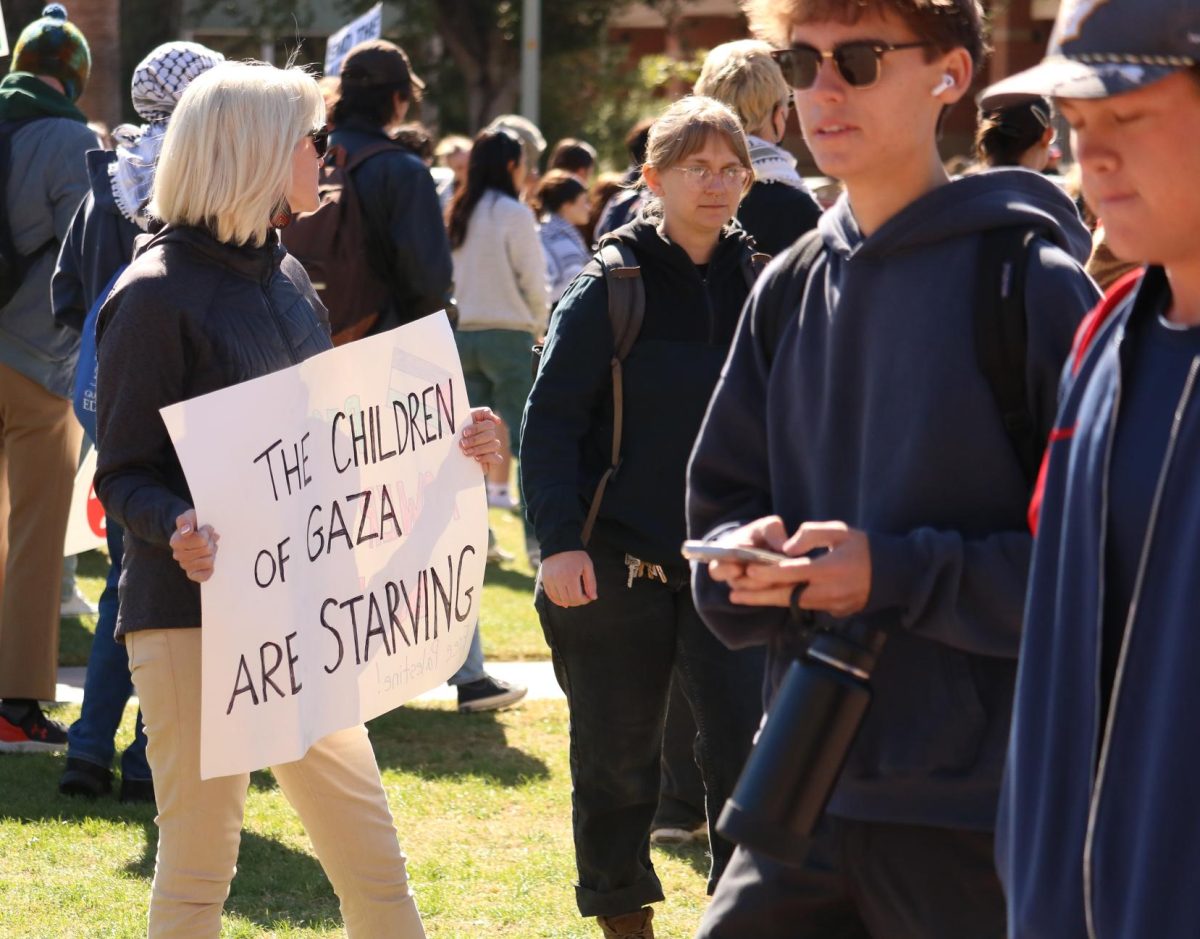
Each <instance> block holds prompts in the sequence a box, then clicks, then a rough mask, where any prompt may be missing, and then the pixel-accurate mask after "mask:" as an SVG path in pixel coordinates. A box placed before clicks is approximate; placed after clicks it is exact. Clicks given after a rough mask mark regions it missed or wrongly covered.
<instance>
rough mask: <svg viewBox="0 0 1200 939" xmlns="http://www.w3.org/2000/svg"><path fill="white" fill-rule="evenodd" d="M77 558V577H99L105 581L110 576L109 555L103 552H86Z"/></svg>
mask: <svg viewBox="0 0 1200 939" xmlns="http://www.w3.org/2000/svg"><path fill="white" fill-rule="evenodd" d="M76 557H77V558H78V561H77V562H76V567H75V576H76V577H99V578H100V579H101V580H103V579H104V578H105V577H107V576H108V555H107V554H105V553H104V552H103V551H99V550H96V551H84V552H83V554H80V555H76Z"/></svg>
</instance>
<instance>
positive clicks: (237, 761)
mask: <svg viewBox="0 0 1200 939" xmlns="http://www.w3.org/2000/svg"><path fill="white" fill-rule="evenodd" d="M162 413H163V419H164V420H165V421H166V424H167V428H168V430H169V431H170V434H171V438H172V440H173V441H174V443H175V449H176V451H177V452H178V454H179V458H180V460H181V462H182V464H183V468H184V472H185V473H186V475H187V480H188V485H189V486H190V487H191V491H192V496H193V498H194V500H195V505H196V511H197V514H198V516H199V519H200V522H201V524H210V525H212V526H213V528H214V529H215V530H216V532H217V533H218V534H219V535H220V537H221V541H220V548H219V551H218V554H217V562H216V570H215V573H214V574H213V577H212V579H211V580H209V581H208V582H207V583H206V584H205V585H204V587H203V588H202V592H201V596H202V600H203V620H204V623H203V629H204V631H203V634H202V635H203V675H202V687H203V693H202V703H201V714H202V718H201V746H200V766H201V776H202V777H203V778H205V779H208V778H210V777H213V776H224V775H228V774H231V773H238V772H246V771H248V770H253V769H258V768H261V767H263V766H269V765H272V764H275V763H282V762H288V761H290V760H295V759H298V758H299V757H301V756H303V754H304V753H305V751H306V750H307V749H308V747H309V746H310V745H311V744H312V743H313V742H314V741H316V740H318V739H320V738H321V737H322V736H324V735H326V734H328V733H331V732H333V731H335V730H340V729H342V728H345V727H350V726H353V725H354V724H357V723H360V722H361V721H365V720H369V719H370V718H372V717H375V716H377V715H379V714H382V713H384V712H386V711H389V710H391V709H392V708H395V707H398V706H399V705H401V704H403V703H404V702H406V701H408V700H410V699H411V698H413V697H415V696H416V695H418V694H421V693H422V692H425V691H428V690H429V689H430V688H433V687H435V686H436V685H439V684H441V683H442V682H444V681H445V680H446V679H447V678H449V677H450V676H451V675H452V674H454V672H455V671H456V670H457V669H458V668H459V666H460V665H461V664H462V662H463V660H464V659H465V658H466V654H467V650H468V647H469V646H470V642H471V637H472V634H473V632H474V628H475V622H476V620H477V618H478V614H479V597H480V593H481V589H482V584H483V571H484V563H485V554H486V551H487V506H486V500H485V497H484V489H483V478H482V474H481V473H480V470H479V467H478V465H477V464H476V463H475V462H474V461H473V460H471V459H469V458H468V457H466V456H464V455H463V454H462V452H461V451H460V449H459V444H458V441H459V439H460V438H461V433H462V428H463V425H464V424H469V423H470V421H471V416H470V410H469V407H468V404H467V400H466V395H465V393H464V390H463V379H462V369H461V367H460V365H459V362H458V355H457V352H456V351H455V346H454V339H453V336H452V334H451V332H450V327H449V324H448V323H447V321H446V317H445V315H444V314H437V315H435V316H430V317H426V318H425V319H423V320H419V321H418V322H416V323H412V324H410V325H408V326H403V327H401V328H399V329H395V330H392V331H391V332H388V333H385V334H383V335H380V336H375V337H371V338H369V339H364V340H360V341H358V342H355V343H352V344H350V345H348V346H343V347H341V348H338V349H335V350H332V351H330V352H326V353H323V354H321V355H319V356H316V357H314V358H312V359H309V360H308V361H306V362H304V363H302V364H300V365H297V366H295V367H293V368H290V369H286V370H285V371H282V372H276V373H275V374H273V375H268V376H266V377H264V378H259V379H256V380H254V381H251V382H246V383H245V384H241V385H236V386H234V387H232V388H226V389H224V390H223V391H219V392H215V393H213V394H209V395H205V396H203V397H200V398H196V399H193V400H191V401H186V402H184V403H182V404H178V405H174V406H173V407H170V408H165V409H164V410H163V412H162Z"/></svg>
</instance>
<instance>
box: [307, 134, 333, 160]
mask: <svg viewBox="0 0 1200 939" xmlns="http://www.w3.org/2000/svg"><path fill="white" fill-rule="evenodd" d="M308 139H309V140H311V141H312V143H313V149H315V150H316V151H317V156H318V157H320V158H321V159H324V158H325V149H326V148H327V147H328V145H329V131H328V130H327V129H326V128H324V127H322V128H321V129H320V130H310V131H309V132H308Z"/></svg>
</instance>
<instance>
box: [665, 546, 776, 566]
mask: <svg viewBox="0 0 1200 939" xmlns="http://www.w3.org/2000/svg"><path fill="white" fill-rule="evenodd" d="M681 550H682V552H683V556H684V557H685V558H687V559H688V560H689V561H706V562H707V561H736V562H738V563H740V564H778V563H780V562H781V561H788V560H791V559H790V558H789V557H788V556H787V555H786V554H780V553H778V552H776V551H769V550H767V549H766V548H748V547H743V546H742V545H723V544H715V543H713V542H709V541H685V542H684V543H683V548H682V549H681Z"/></svg>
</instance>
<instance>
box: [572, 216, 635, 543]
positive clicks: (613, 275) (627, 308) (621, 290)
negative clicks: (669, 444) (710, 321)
mask: <svg viewBox="0 0 1200 939" xmlns="http://www.w3.org/2000/svg"><path fill="white" fill-rule="evenodd" d="M596 260H597V261H598V262H599V264H600V271H601V273H602V274H603V275H604V283H605V286H606V287H607V288H608V318H609V321H610V322H611V323H612V332H613V357H612V361H611V363H610V364H609V367H610V370H611V372H612V394H613V435H612V454H611V457H610V459H609V465H608V469H606V470H605V471H604V474H603V475H602V476H601V477H600V481H599V482H598V483H597V484H596V492H595V494H593V496H592V503H591V505H590V506H589V507H588V514H587V518H586V519H585V521H584V523H583V532H582V540H583V543H584V544H585V545H586V544H587V543H588V541H589V540H590V539H591V537H592V529H593V528H595V527H596V516H597V515H599V513H600V502H601V500H602V499H603V498H604V490H605V489H607V488H608V483H609V480H611V479H612V478H613V476H614V475H616V472H617V470H619V469H620V468H621V435H622V431H623V429H624V423H625V382H624V374H623V370H622V363H623V362H624V361H625V358H626V357H627V356H628V355H629V352H630V350H631V349H633V344H634V343H635V342H637V337H638V334H639V333H641V331H642V321H643V320H644V319H645V318H646V287H645V284H643V283H642V268H641V265H640V264H639V263H638V259H637V257H636V256H635V255H634V253H633V250H632V249H631V248H630V247H629V246H628V245H626V244H624V243H623V242H621V241H617V240H616V239H609V238H605V239H602V240H601V242H600V250H599V251H597V252H596Z"/></svg>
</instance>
